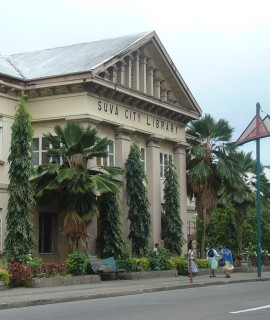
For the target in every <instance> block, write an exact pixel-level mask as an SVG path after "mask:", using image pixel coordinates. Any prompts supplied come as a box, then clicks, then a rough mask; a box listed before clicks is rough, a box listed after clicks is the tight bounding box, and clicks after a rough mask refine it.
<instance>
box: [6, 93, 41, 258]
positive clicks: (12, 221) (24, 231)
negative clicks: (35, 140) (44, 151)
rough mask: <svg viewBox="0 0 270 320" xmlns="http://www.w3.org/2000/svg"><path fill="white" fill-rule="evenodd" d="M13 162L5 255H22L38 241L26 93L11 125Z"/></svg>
mask: <svg viewBox="0 0 270 320" xmlns="http://www.w3.org/2000/svg"><path fill="white" fill-rule="evenodd" d="M11 129H12V135H11V146H10V154H9V157H8V163H9V166H10V167H9V186H8V192H9V200H8V207H7V229H6V238H5V241H4V257H5V258H6V259H7V260H8V259H10V258H15V259H19V257H20V256H21V255H24V254H29V253H32V252H33V251H34V250H35V245H34V242H33V239H32V224H31V222H30V216H31V210H30V208H29V204H30V203H31V202H33V193H32V190H31V186H30V182H29V178H30V176H31V175H32V174H33V168H32V163H31V142H32V137H33V128H32V126H31V121H30V115H29V113H28V111H27V104H26V99H25V96H24V95H22V96H21V97H20V99H19V104H18V106H17V108H16V113H15V117H14V123H13V125H12V127H11Z"/></svg>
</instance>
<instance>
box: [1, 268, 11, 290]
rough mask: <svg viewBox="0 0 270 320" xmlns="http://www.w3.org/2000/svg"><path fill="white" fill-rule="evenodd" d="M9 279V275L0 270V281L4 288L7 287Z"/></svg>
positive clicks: (5, 271)
mask: <svg viewBox="0 0 270 320" xmlns="http://www.w3.org/2000/svg"><path fill="white" fill-rule="evenodd" d="M10 278H11V274H9V273H8V271H7V270H5V269H0V281H2V282H3V283H4V286H5V287H7V286H8V285H9V282H10Z"/></svg>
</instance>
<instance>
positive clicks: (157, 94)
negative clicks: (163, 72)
mask: <svg viewBox="0 0 270 320" xmlns="http://www.w3.org/2000/svg"><path fill="white" fill-rule="evenodd" d="M160 86H161V79H154V97H155V98H157V99H160Z"/></svg>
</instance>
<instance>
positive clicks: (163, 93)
mask: <svg viewBox="0 0 270 320" xmlns="http://www.w3.org/2000/svg"><path fill="white" fill-rule="evenodd" d="M167 98H168V91H167V89H161V92H160V99H161V101H167Z"/></svg>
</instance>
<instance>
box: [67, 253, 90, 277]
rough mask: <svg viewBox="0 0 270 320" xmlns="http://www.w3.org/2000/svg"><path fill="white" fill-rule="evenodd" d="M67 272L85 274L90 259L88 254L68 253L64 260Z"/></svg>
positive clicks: (76, 274)
mask: <svg viewBox="0 0 270 320" xmlns="http://www.w3.org/2000/svg"><path fill="white" fill-rule="evenodd" d="M66 266H67V273H68V274H71V275H73V276H79V275H84V274H87V272H88V269H89V266H90V261H89V258H88V255H87V254H86V253H84V252H80V251H77V252H74V253H71V254H69V255H68V259H67V261H66Z"/></svg>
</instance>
